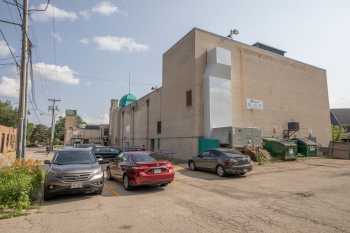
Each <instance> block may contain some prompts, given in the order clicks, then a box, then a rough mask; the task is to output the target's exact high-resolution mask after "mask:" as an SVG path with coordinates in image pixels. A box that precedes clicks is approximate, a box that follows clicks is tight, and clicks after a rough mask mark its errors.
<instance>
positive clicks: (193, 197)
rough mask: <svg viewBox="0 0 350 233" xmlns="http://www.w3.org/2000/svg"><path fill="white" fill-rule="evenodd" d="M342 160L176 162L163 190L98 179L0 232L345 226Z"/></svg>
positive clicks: (349, 222) (348, 210)
mask: <svg viewBox="0 0 350 233" xmlns="http://www.w3.org/2000/svg"><path fill="white" fill-rule="evenodd" d="M349 195H350V161H348V160H330V159H319V158H313V159H306V160H299V161H297V162H278V163H271V164H268V165H264V166H255V167H254V171H253V172H251V173H250V174H248V175H247V176H246V177H227V178H219V177H217V176H216V175H215V174H210V173H204V172H191V171H188V170H187V169H184V168H182V167H177V174H176V181H175V182H173V183H172V184H170V185H169V186H168V187H166V188H138V189H136V190H133V191H131V192H126V191H124V190H123V189H122V187H121V185H120V184H119V183H117V182H115V181H108V182H106V185H105V188H104V192H103V194H102V195H100V196H96V195H78V196H64V197H59V198H56V199H54V200H52V201H49V202H44V203H43V204H42V207H41V208H39V209H36V210H33V211H32V213H31V214H29V215H27V216H22V217H17V218H13V219H7V220H0V232H7V233H12V232H26V233H39V232H45V233H46V232H47V233H49V232H50V233H56V232H57V233H58V232H65V233H68V232H84V233H88V232H96V233H100V232H113V233H116V232H118V233H119V232H135V233H139V232H144V233H147V232H150V233H158V232H218V233H219V232H220V233H221V232H269V233H270V232H283V233H285V232H293V233H295V232H308V233H311V232H315V233H316V232H317V233H320V232H327V233H328V232H329V233H336V232H350V196H349Z"/></svg>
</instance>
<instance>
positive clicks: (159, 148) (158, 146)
mask: <svg viewBox="0 0 350 233" xmlns="http://www.w3.org/2000/svg"><path fill="white" fill-rule="evenodd" d="M158 151H160V138H158Z"/></svg>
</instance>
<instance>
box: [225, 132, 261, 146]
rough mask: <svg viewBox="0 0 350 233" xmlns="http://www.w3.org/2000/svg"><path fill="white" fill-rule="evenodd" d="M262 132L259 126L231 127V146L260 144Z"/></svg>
mask: <svg viewBox="0 0 350 233" xmlns="http://www.w3.org/2000/svg"><path fill="white" fill-rule="evenodd" d="M261 143H262V132H261V129H259V128H237V127H235V128H232V145H233V147H244V146H246V145H261Z"/></svg>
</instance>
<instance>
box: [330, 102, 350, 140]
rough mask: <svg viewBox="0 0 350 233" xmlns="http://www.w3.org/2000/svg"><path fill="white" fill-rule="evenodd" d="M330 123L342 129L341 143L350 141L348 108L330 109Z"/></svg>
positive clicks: (349, 113) (349, 109)
mask: <svg viewBox="0 0 350 233" xmlns="http://www.w3.org/2000/svg"><path fill="white" fill-rule="evenodd" d="M331 123H332V125H333V126H339V127H341V128H343V129H344V135H343V138H342V140H343V141H350V108H333V109H331Z"/></svg>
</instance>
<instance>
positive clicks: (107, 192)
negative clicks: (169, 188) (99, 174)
mask: <svg viewBox="0 0 350 233" xmlns="http://www.w3.org/2000/svg"><path fill="white" fill-rule="evenodd" d="M170 185H171V184H170ZM165 189H166V187H160V186H139V187H134V188H132V189H131V190H130V191H129V190H128V191H126V190H125V189H124V188H123V185H122V184H121V181H118V180H110V181H105V187H104V190H103V193H102V196H104V197H108V196H133V195H147V194H154V193H158V192H162V191H164V190H165Z"/></svg>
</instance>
